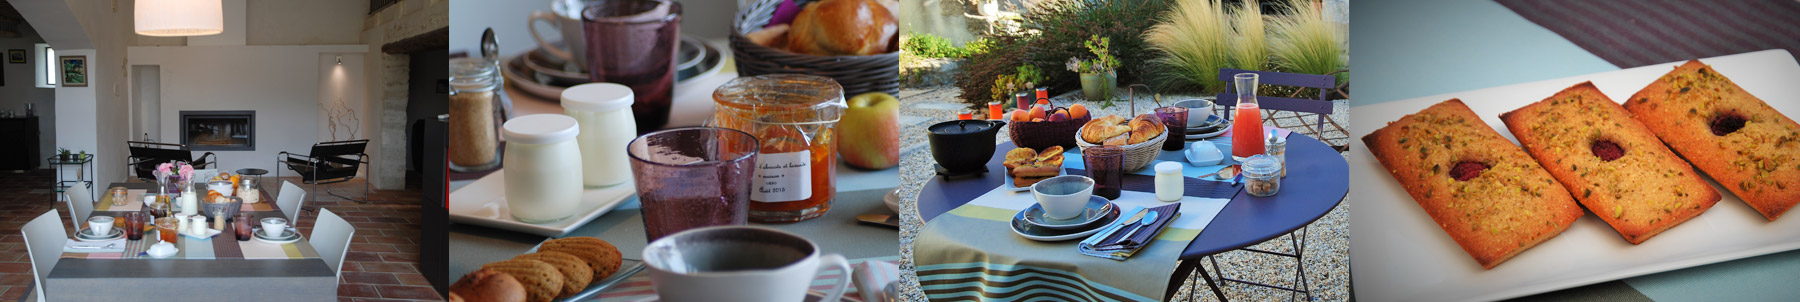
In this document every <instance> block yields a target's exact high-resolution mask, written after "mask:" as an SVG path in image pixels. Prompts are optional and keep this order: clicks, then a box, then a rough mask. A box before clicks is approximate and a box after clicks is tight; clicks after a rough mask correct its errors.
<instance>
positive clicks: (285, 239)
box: [250, 227, 300, 244]
mask: <svg viewBox="0 0 1800 302" xmlns="http://www.w3.org/2000/svg"><path fill="white" fill-rule="evenodd" d="M250 231H251V232H250V234H252V236H251V237H254V238H256V240H257V241H262V242H268V243H275V244H282V243H294V242H297V241H300V232H297V231H294V228H288V229H286V230H282V231H281V236H275V237H269V235H268V234H264V233H263V231H262V228H261V227H257V228H254V229H250Z"/></svg>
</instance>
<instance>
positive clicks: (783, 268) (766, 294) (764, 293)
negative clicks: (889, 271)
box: [643, 226, 850, 302]
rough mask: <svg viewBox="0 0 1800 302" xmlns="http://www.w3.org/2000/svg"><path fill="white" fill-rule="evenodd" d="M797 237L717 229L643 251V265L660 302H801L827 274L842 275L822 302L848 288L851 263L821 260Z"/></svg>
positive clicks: (681, 236) (769, 231) (658, 242)
mask: <svg viewBox="0 0 1800 302" xmlns="http://www.w3.org/2000/svg"><path fill="white" fill-rule="evenodd" d="M820 254H821V252H820V251H819V247H818V245H817V244H813V242H812V241H809V240H806V238H801V237H800V236H798V235H794V234H790V233H787V232H782V231H779V230H775V229H771V228H765V227H757V226H716V227H707V228H699V229H692V230H687V231H682V232H680V233H675V234H673V235H668V236H663V237H662V238H661V239H657V240H656V241H654V242H650V244H649V245H647V246H645V247H644V254H643V257H644V264H645V266H648V267H650V281H651V282H652V283H653V284H654V285H655V286H656V292H657V294H658V295H659V296H661V297H660V298H661V300H662V301H670V302H702V301H704V302H715V301H716V302H733V301H746V302H748V301H804V300H805V298H806V290H807V288H810V287H812V282H813V278H814V277H815V276H816V275H818V274H820V273H823V272H824V270H825V269H828V268H836V269H838V270H840V271H842V272H844V274H845V275H844V276H843V277H839V278H838V281H837V284H836V285H835V286H834V287H833V288H832V289H831V291H829V292H828V293H827V295H826V297H825V299H823V300H822V301H837V300H839V299H841V298H843V296H844V291H846V290H848V289H849V287H850V278H849V277H848V274H849V272H850V262H849V261H848V260H845V259H844V256H843V255H838V254H825V255H820Z"/></svg>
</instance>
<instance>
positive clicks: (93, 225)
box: [87, 216, 113, 236]
mask: <svg viewBox="0 0 1800 302" xmlns="http://www.w3.org/2000/svg"><path fill="white" fill-rule="evenodd" d="M87 223H88V229H89V230H92V231H93V232H94V233H93V234H89V235H94V236H106V234H108V233H111V232H112V227H113V218H112V216H94V217H88V220H87Z"/></svg>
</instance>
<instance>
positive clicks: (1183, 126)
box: [1156, 106, 1188, 151]
mask: <svg viewBox="0 0 1800 302" xmlns="http://www.w3.org/2000/svg"><path fill="white" fill-rule="evenodd" d="M1156 116H1157V117H1160V118H1162V123H1163V126H1166V127H1167V128H1168V129H1169V133H1168V135H1169V137H1168V138H1165V139H1163V145H1162V149H1163V151H1181V149H1182V148H1184V147H1187V117H1188V109H1187V107H1175V106H1169V107H1157V108H1156Z"/></svg>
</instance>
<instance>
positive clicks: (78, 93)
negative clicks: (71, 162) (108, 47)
mask: <svg viewBox="0 0 1800 302" xmlns="http://www.w3.org/2000/svg"><path fill="white" fill-rule="evenodd" d="M56 55H57V56H86V57H87V58H88V63H89V64H90V68H88V79H89V80H90V83H88V85H89V86H87V87H68V86H61V87H57V88H56V103H57V106H56V107H57V108H56V144H57V147H58V148H64V149H69V152H79V151H88V153H92V154H94V155H95V156H96V157H98V158H105V157H106V156H109V155H110V154H109V153H110V152H100V140H99V139H98V137H99V135H100V127H99V126H100V125H99V123H96V122H95V120H96V117H98V114H99V111H98V108H99V107H98V106H97V103H96V100H95V95H94V86H93V84H94V83H92V82H91V80H93V79H96V78H99V76H100V74H96V71H97V70H94V69H95V68H91V67H92V65H91V64H92V63H93V58H94V50H92V49H68V50H57V51H56ZM58 84H61V81H60V80H59V81H58ZM46 156H48V155H46ZM96 164H97V163H96ZM70 168H73V166H71V167H70ZM65 175H72V174H71V173H65ZM63 179H73V177H64V178H63ZM102 180H105V179H104V178H103V179H102ZM102 185H104V184H102Z"/></svg>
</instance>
